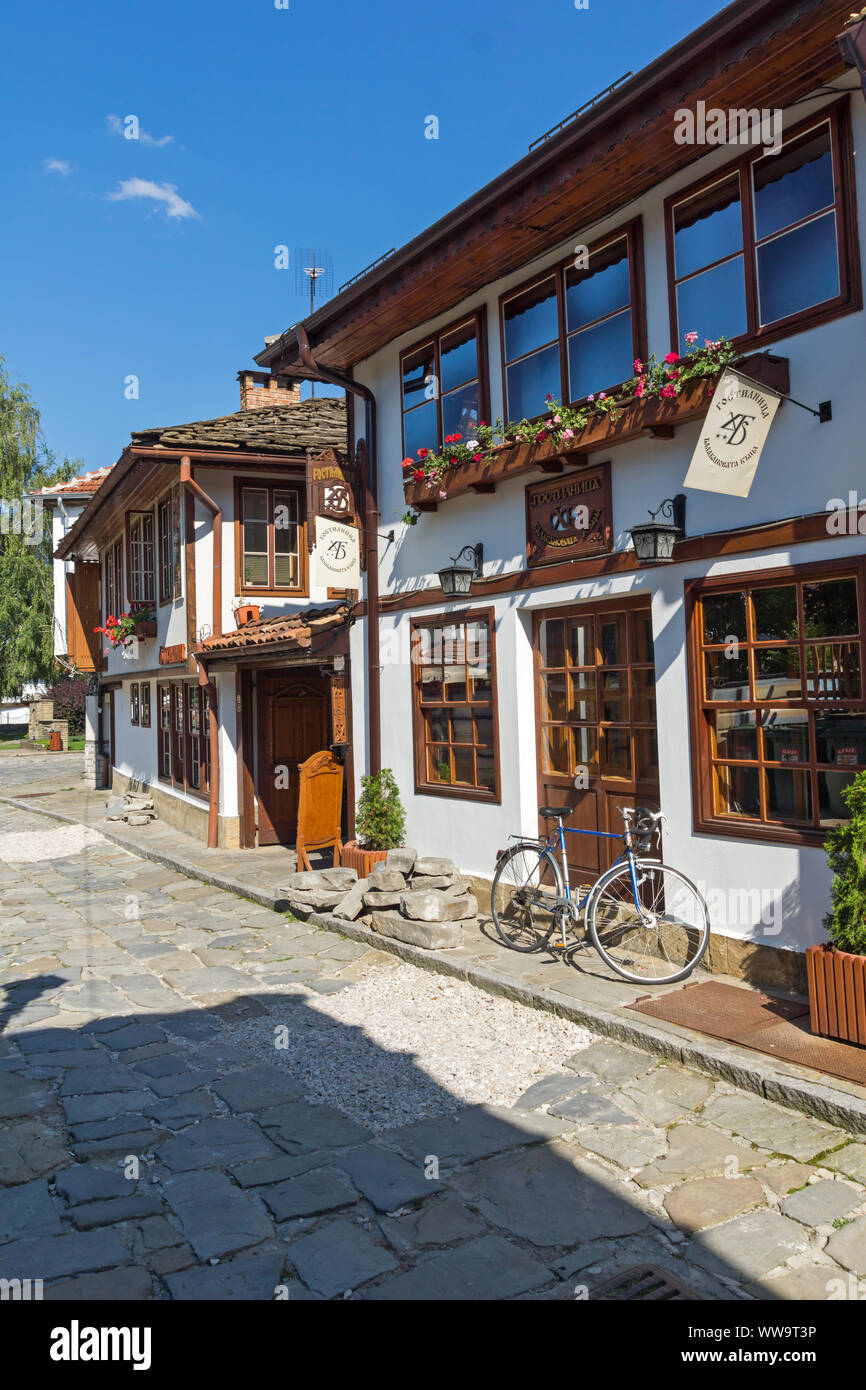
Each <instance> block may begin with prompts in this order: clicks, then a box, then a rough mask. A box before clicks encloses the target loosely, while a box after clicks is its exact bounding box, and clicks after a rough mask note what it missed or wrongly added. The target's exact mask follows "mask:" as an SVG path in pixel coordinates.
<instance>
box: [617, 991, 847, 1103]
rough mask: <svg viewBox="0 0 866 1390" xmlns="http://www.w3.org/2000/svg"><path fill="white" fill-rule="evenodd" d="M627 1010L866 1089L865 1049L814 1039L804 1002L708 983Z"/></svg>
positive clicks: (648, 999)
mask: <svg viewBox="0 0 866 1390" xmlns="http://www.w3.org/2000/svg"><path fill="white" fill-rule="evenodd" d="M627 1007H628V1008H630V1009H634V1010H635V1011H636V1012H637V1013H641V1014H649V1015H650V1017H651V1018H664V1019H667V1021H668V1023H678V1024H679V1025H680V1026H681V1027H682V1028H692V1029H693V1030H694V1031H695V1032H696V1033H706V1034H707V1036H708V1037H711V1038H721V1039H722V1040H723V1041H724V1042H733V1043H739V1044H740V1045H741V1046H742V1047H749V1048H751V1049H752V1051H753V1052H763V1053H764V1054H765V1056H769V1057H778V1059H779V1061H781V1062H794V1063H795V1064H796V1065H797V1066H799V1067H808V1068H810V1070H812V1071H817V1072H823V1073H824V1074H825V1075H827V1076H838V1077H839V1078H840V1079H841V1080H842V1081H855V1082H857V1083H858V1085H860V1086H866V1048H864V1047H854V1046H852V1044H850V1043H843V1042H835V1041H834V1040H833V1039H832V1038H819V1037H816V1036H815V1035H814V1034H813V1033H812V1032H810V1030H809V1006H808V1004H804V1003H799V1002H798V1001H797V1000H794V999H773V998H771V997H770V996H769V995H767V994H760V993H759V992H758V991H757V990H751V989H738V988H737V986H736V985H723V984H720V983H717V982H716V981H715V980H708V981H706V982H705V983H703V984H694V985H686V986H685V987H684V988H683V989H681V990H677V991H676V992H675V993H673V994H665V995H662V996H661V998H659V997H657V996H653V995H649V994H647V995H644V997H643V998H641V999H637V1000H635V1002H634V1003H633V1004H629V1005H628V1006H627Z"/></svg>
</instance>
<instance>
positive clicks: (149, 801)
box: [105, 792, 156, 825]
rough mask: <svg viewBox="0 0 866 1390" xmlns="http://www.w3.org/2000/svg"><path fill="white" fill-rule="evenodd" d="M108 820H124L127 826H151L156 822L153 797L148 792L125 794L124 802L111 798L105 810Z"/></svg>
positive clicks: (117, 798)
mask: <svg viewBox="0 0 866 1390" xmlns="http://www.w3.org/2000/svg"><path fill="white" fill-rule="evenodd" d="M105 819H106V820H122V821H126V824H127V825H149V824H150V822H151V821H152V820H156V808H155V807H154V804H153V797H152V796H148V794H147V792H124V794H123V800H122V801H121V800H120V798H119V797H111V798H110V799H109V801H108V804H107V806H106V808H105Z"/></svg>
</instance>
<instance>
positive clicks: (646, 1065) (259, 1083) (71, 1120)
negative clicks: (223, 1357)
mask: <svg viewBox="0 0 866 1390" xmlns="http://www.w3.org/2000/svg"><path fill="white" fill-rule="evenodd" d="M24 761H25V760H23V759H16V760H15V771H16V773H18V772H19V770H20V765H21V763H22V762H24ZM42 761H43V760H38V759H34V760H33V762H32V764H31V767H32V771H31V773H30V781H31V786H36V785H37V784H38V776H39V773H40V766H39V764H41V762H42ZM11 767H12V764H11V763H10V764H4V763H3V762H2V761H0V795H9V794H13V795H14V794H15V791H14V790H9V789H8V788H9V778H8V773H9V772H11ZM4 779H6V780H5V783H4ZM19 785H20V784H19ZM48 824H49V823H48V822H46V821H45V819H44V818H42V817H40V816H37V815H35V814H33V813H31V812H29V811H22V810H16V809H13V808H10V807H8V806H0V990H2V1002H0V1021H2V1032H0V1281H4V1280H5V1281H15V1280H27V1279H30V1280H42V1281H43V1292H44V1296H45V1297H46V1298H74V1299H90V1298H93V1299H106V1300H116V1299H158V1300H163V1299H275V1298H294V1299H304V1300H309V1299H329V1298H353V1299H362V1300H363V1299H374V1300H380V1299H387V1300H400V1299H431V1300H436V1299H461V1300H462V1299H495V1300H500V1299H537V1300H541V1299H573V1298H584V1297H587V1296H588V1297H592V1296H593V1290H594V1289H595V1288H596V1287H598V1286H599V1285H600V1284H601V1283H603V1282H604V1281H605V1280H608V1279H610V1278H611V1277H612V1276H613V1275H614V1274H616V1273H617V1272H619V1271H621V1270H623V1269H626V1268H629V1267H631V1266H634V1265H639V1264H640V1265H643V1264H653V1265H655V1266H658V1267H660V1268H662V1269H664V1270H667V1271H668V1272H669V1273H670V1274H672V1275H673V1276H674V1277H676V1278H677V1279H678V1280H679V1281H680V1282H681V1283H683V1284H685V1285H686V1286H687V1287H689V1288H690V1289H692V1290H693V1291H694V1292H695V1293H696V1294H697V1295H698V1296H699V1297H702V1298H705V1299H714V1298H716V1299H718V1298H721V1299H726V1300H730V1299H744V1298H758V1299H817V1300H825V1299H842V1298H850V1297H860V1298H864V1297H866V1143H862V1142H860V1141H859V1140H857V1139H856V1138H853V1137H852V1136H851V1135H850V1134H849V1133H847V1132H845V1131H844V1130H841V1129H837V1128H834V1127H833V1126H831V1125H829V1124H826V1123H824V1122H822V1121H819V1120H816V1119H812V1118H810V1117H808V1116H805V1115H802V1114H800V1113H796V1112H793V1111H789V1110H787V1109H785V1108H783V1107H781V1106H778V1105H775V1104H773V1103H771V1102H769V1101H767V1100H765V1099H763V1098H761V1097H758V1096H756V1095H748V1094H744V1093H743V1092H741V1091H738V1090H735V1089H734V1088H733V1087H732V1086H730V1085H729V1084H727V1083H726V1082H724V1081H714V1080H713V1079H712V1078H711V1077H708V1076H704V1075H699V1074H697V1073H696V1072H692V1071H689V1070H687V1069H685V1068H682V1067H678V1066H676V1065H672V1064H670V1063H665V1062H664V1061H663V1060H662V1059H660V1058H657V1057H655V1056H653V1055H652V1054H649V1053H644V1052H640V1051H637V1050H635V1049H632V1048H629V1047H625V1046H623V1045H620V1044H618V1043H615V1042H612V1041H609V1040H597V1041H595V1042H593V1043H592V1044H591V1045H590V1046H589V1047H588V1048H587V1049H585V1050H583V1051H578V1052H576V1053H574V1054H573V1055H572V1056H563V1057H562V1060H561V1063H560V1065H559V1066H558V1067H557V1068H556V1069H555V1070H554V1071H553V1072H552V1073H551V1071H550V1067H549V1065H548V1066H546V1067H545V1068H540V1069H539V1075H538V1079H537V1081H536V1082H535V1083H534V1084H533V1085H532V1086H531V1087H530V1088H529V1089H528V1090H526V1091H525V1092H524V1094H523V1095H522V1096H520V1097H519V1098H516V1103H515V1105H514V1106H513V1108H505V1107H502V1106H495V1105H486V1104H483V1103H481V1104H475V1105H466V1104H463V1103H461V1102H460V1101H458V1100H457V1099H456V1098H455V1097H454V1096H450V1095H448V1093H447V1091H446V1090H445V1088H440V1089H441V1105H440V1106H439V1113H436V1114H434V1115H432V1117H429V1118H425V1119H421V1120H414V1121H412V1122H410V1123H408V1124H402V1125H397V1126H392V1127H384V1128H383V1127H382V1126H381V1125H378V1124H376V1123H375V1121H374V1120H373V1119H371V1120H370V1122H369V1123H362V1122H360V1121H359V1119H358V1118H357V1113H356V1111H355V1110H354V1109H353V1115H352V1116H349V1115H347V1114H346V1113H344V1112H343V1111H341V1110H340V1109H338V1108H336V1107H333V1106H329V1105H327V1104H322V1103H316V1098H315V1097H311V1096H310V1094H309V1091H308V1089H307V1088H306V1087H305V1084H304V1081H303V1078H302V1076H301V1069H300V1068H294V1067H293V1066H292V1065H291V1064H290V1063H287V1061H286V1058H285V1055H281V1053H280V1051H279V1050H278V1048H277V1047H276V1046H274V1045H273V1043H272V1042H271V1041H269V1035H270V1034H271V1033H272V1032H276V1033H278V1032H279V1030H280V1029H284V1028H289V1029H291V1028H292V1027H294V1026H296V1022H297V1020H298V1018H299V1016H300V1014H301V1013H302V1012H303V1011H304V1010H308V1009H309V1008H310V1002H309V1001H310V1000H314V999H315V998H316V996H317V995H318V996H323V995H327V994H328V993H330V992H338V991H344V990H352V989H355V988H358V987H360V986H361V985H362V984H363V983H364V982H365V981H368V980H370V979H371V978H372V977H374V976H375V975H376V972H380V971H386V970H390V969H394V968H395V962H394V960H393V958H392V957H390V956H385V955H384V954H383V953H380V952H378V951H375V950H371V949H369V948H368V947H367V946H366V945H364V944H361V943H358V942H354V941H347V940H346V939H345V938H344V937H341V936H339V935H337V934H335V933H333V932H329V931H325V930H322V929H321V928H317V927H315V926H313V925H311V924H308V923H302V922H297V921H294V920H292V919H289V918H287V917H285V916H283V915H280V914H277V913H276V912H274V911H272V910H271V909H269V908H267V907H264V906H259V905H258V904H255V903H251V902H249V901H247V900H244V899H242V898H239V897H237V896H235V895H234V894H231V893H228V892H224V891H220V890H216V889H213V888H211V887H210V886H208V885H203V884H202V883H194V882H191V880H190V879H189V878H187V877H184V876H183V875H181V874H179V873H176V872H174V871H173V870H171V869H168V868H163V867H162V866H159V865H154V864H153V863H150V862H147V861H145V860H142V859H139V858H138V857H137V856H135V855H133V854H131V853H129V852H128V851H126V850H125V849H123V848H120V847H118V846H116V845H114V844H111V843H109V842H106V841H103V842H98V843H95V844H90V845H87V846H86V847H85V848H83V849H80V850H78V851H77V852H73V853H68V852H66V850H65V847H64V846H63V845H62V844H61V843H60V841H58V846H59V852H58V854H57V855H56V856H55V857H53V858H51V859H48V860H44V859H43V860H41V861H36V862H21V861H15V860H12V859H9V858H4V854H8V852H9V851H8V850H5V851H4V848H3V846H4V843H8V842H4V836H6V835H9V834H14V833H22V832H23V833H26V832H30V831H37V832H42V833H44V832H45V829H46V826H47V825H48ZM19 852H20V851H19ZM400 968H402V969H406V968H408V967H404V966H401V967H400ZM418 1026H419V1029H420V1028H422V1027H423V1026H424V1025H423V1021H422V1020H420V1019H419V1025H418ZM335 1030H336V1031H335V1035H334V1041H333V1043H332V1046H335V1047H336V1048H337V1049H338V1055H339V1048H340V1047H344V1048H345V1056H346V1063H347V1065H348V1063H349V1061H350V1059H351V1060H352V1062H353V1065H357V1060H358V1055H359V1052H358V1048H359V1040H358V1037H357V1033H358V1030H357V1029H353V1028H349V1027H346V1028H345V1029H343V1030H342V1032H341V1026H340V1025H335ZM365 1056H366V1057H367V1058H368V1065H369V1068H370V1086H371V1089H373V1090H374V1089H375V1075H374V1073H375V1070H376V1067H377V1061H376V1049H375V1048H368V1049H367V1051H366V1053H365ZM410 1064H411V1058H410V1062H409V1063H407V1065H410ZM503 1065H504V1062H503ZM421 1083H422V1078H421V1076H420V1075H419V1085H420V1084H421ZM423 1083H424V1084H425V1085H427V1086H428V1087H429V1085H430V1082H429V1078H423ZM360 1089H361V1090H363V1087H360ZM359 1104H360V1102H359ZM15 1291H16V1286H15V1285H14V1283H10V1284H8V1285H7V1284H3V1283H2V1282H0V1297H12V1296H14V1295H15Z"/></svg>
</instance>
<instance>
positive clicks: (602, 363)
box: [568, 309, 634, 401]
mask: <svg viewBox="0 0 866 1390" xmlns="http://www.w3.org/2000/svg"><path fill="white" fill-rule="evenodd" d="M633 357H634V353H633V342H632V332H631V310H630V309H626V311H625V312H624V313H622V314H616V315H615V316H614V317H613V318H610V319H605V320H604V322H603V323H597V324H596V325H595V327H594V328H586V329H584V330H583V332H581V333H575V334H574V336H573V337H571V338H569V340H568V382H569V387H568V389H569V395H570V397H571V399H572V400H573V401H580V400H583V398H584V396H589V395H595V394H596V392H598V391H600V390H601V391H603V390H604V389H605V388H606V387H611V386H618V385H619V383H620V382H621V381H626V380H627V379H628V378H629V377H631V375H632V362H633Z"/></svg>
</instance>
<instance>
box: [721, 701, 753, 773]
mask: <svg viewBox="0 0 866 1390" xmlns="http://www.w3.org/2000/svg"><path fill="white" fill-rule="evenodd" d="M712 720H713V724H714V732H715V752H716V756H717V757H719V758H744V759H745V760H746V761H747V762H748V761H755V762H757V758H758V726H757V716H756V714H755V711H754V710H743V711H740V710H737V711H736V712H733V711H732V712H730V713H728V712H722V711H721V710H720V711H719V713H718V714H714V715H712Z"/></svg>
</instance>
